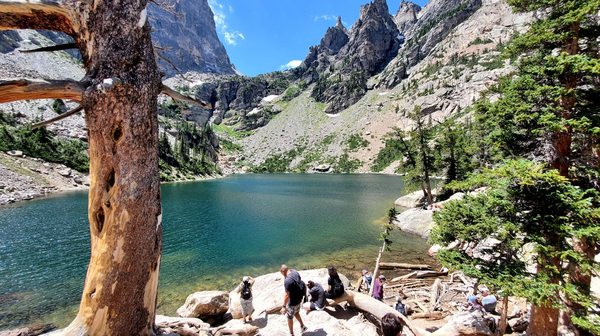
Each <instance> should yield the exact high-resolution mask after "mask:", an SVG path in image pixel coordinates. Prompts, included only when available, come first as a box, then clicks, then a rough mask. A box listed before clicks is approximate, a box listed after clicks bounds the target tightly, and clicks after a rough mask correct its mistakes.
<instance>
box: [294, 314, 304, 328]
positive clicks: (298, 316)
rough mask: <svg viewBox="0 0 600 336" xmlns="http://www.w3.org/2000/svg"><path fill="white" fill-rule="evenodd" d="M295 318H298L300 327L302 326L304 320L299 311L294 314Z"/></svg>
mask: <svg viewBox="0 0 600 336" xmlns="http://www.w3.org/2000/svg"><path fill="white" fill-rule="evenodd" d="M294 316H295V317H296V320H298V322H300V328H304V322H302V317H300V312H297V313H296V314H295V315H294Z"/></svg>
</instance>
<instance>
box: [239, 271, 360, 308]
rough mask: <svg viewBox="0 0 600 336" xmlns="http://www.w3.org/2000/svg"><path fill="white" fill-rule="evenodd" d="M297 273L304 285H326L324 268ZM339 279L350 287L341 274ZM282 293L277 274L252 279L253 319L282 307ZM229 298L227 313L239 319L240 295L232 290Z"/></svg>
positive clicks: (280, 278)
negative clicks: (307, 283) (308, 283)
mask: <svg viewBox="0 0 600 336" xmlns="http://www.w3.org/2000/svg"><path fill="white" fill-rule="evenodd" d="M299 273H300V277H301V278H302V281H304V282H305V283H306V282H308V280H312V281H314V282H317V283H320V284H321V285H323V287H324V288H325V286H326V285H327V278H328V274H327V269H326V268H321V269H316V270H307V271H299ZM340 278H341V279H342V282H343V283H344V287H346V288H348V287H349V286H350V281H349V280H348V278H346V276H344V275H342V274H340ZM284 293H285V292H284V289H283V276H282V275H281V273H279V272H275V273H270V274H266V275H261V276H259V277H257V278H256V279H254V285H253V286H252V296H253V299H252V303H253V305H254V314H253V317H256V316H258V315H260V314H261V313H262V312H264V311H274V310H276V309H277V308H278V307H282V306H283V295H284ZM229 298H230V303H229V313H231V315H232V316H233V318H241V317H242V311H241V306H240V294H239V293H236V292H235V290H234V291H232V292H230V294H229Z"/></svg>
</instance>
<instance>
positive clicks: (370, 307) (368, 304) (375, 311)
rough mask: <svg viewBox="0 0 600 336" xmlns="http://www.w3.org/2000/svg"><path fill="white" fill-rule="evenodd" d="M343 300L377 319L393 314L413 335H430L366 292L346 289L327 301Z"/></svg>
mask: <svg viewBox="0 0 600 336" xmlns="http://www.w3.org/2000/svg"><path fill="white" fill-rule="evenodd" d="M344 301H347V302H348V303H349V304H350V306H352V307H355V308H356V309H358V310H362V311H364V312H367V313H369V314H371V315H373V316H375V317H376V318H377V319H378V320H381V318H382V317H383V316H384V315H386V314H388V313H391V314H394V315H396V316H398V317H399V318H400V319H401V320H402V322H403V324H404V326H405V327H406V328H405V329H408V330H410V332H411V333H412V334H413V335H416V336H428V335H431V334H430V333H429V332H427V331H424V330H420V329H417V328H416V327H415V326H413V325H412V323H411V321H410V320H409V319H408V318H406V316H404V315H402V314H400V313H399V312H397V311H396V310H395V309H394V308H392V307H390V306H388V305H386V304H385V303H383V302H381V301H379V300H376V299H374V298H372V297H370V296H368V295H366V294H362V293H358V292H353V291H346V292H344V294H343V295H342V296H341V297H339V298H337V299H335V300H327V302H328V303H335V304H339V303H341V302H344Z"/></svg>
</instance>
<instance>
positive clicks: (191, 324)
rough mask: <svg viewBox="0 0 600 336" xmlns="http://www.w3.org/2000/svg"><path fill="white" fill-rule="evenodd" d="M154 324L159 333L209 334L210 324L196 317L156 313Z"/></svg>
mask: <svg viewBox="0 0 600 336" xmlns="http://www.w3.org/2000/svg"><path fill="white" fill-rule="evenodd" d="M155 324H156V328H157V329H158V334H159V335H169V334H173V333H176V334H179V335H210V332H209V330H210V325H209V324H208V323H204V322H203V321H202V320H200V319H197V318H191V317H188V318H186V317H169V316H162V315H156V319H155Z"/></svg>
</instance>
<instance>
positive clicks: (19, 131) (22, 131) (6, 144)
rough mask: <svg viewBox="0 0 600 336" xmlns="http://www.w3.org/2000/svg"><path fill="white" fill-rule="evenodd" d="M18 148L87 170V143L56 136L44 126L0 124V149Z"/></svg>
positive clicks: (79, 169) (78, 169)
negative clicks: (33, 127) (30, 126)
mask: <svg viewBox="0 0 600 336" xmlns="http://www.w3.org/2000/svg"><path fill="white" fill-rule="evenodd" d="M9 150H20V151H22V152H23V154H25V155H27V156H30V157H34V158H40V159H43V160H45V161H48V162H54V163H62V164H64V165H66V166H67V167H69V168H73V169H75V170H77V171H80V172H87V171H88V170H89V158H88V156H87V143H85V142H83V141H81V140H74V139H63V138H57V137H55V136H54V134H52V133H51V132H49V131H48V130H46V129H45V128H38V129H36V130H32V129H31V128H29V127H18V128H17V127H12V126H8V125H0V151H9Z"/></svg>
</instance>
